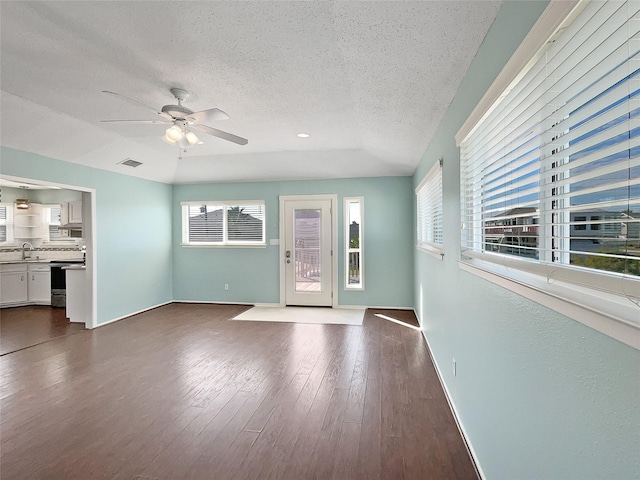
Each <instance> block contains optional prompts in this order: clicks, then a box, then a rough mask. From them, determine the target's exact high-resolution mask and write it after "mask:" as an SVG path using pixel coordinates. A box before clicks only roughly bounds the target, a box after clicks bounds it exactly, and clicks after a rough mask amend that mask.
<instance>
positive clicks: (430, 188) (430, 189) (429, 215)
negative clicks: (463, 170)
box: [415, 159, 444, 260]
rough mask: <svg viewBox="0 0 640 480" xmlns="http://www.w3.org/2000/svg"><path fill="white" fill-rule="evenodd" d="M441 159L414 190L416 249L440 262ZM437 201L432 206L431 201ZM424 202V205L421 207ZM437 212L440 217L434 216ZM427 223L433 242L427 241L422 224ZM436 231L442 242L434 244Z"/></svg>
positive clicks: (441, 222)
mask: <svg viewBox="0 0 640 480" xmlns="http://www.w3.org/2000/svg"><path fill="white" fill-rule="evenodd" d="M442 168H443V161H442V159H440V160H438V161H437V162H436V163H435V164H434V165H433V166H432V167H431V168H430V169H429V171H428V172H427V174H426V175H425V176H424V177H423V179H422V181H421V182H420V183H419V184H418V186H417V187H416V189H415V193H416V248H417V249H418V250H420V251H422V252H425V253H428V254H430V255H432V256H434V257H436V258H438V259H440V260H442V259H443V258H444V199H443V188H442ZM434 198H435V199H436V200H437V203H435V204H433V202H431V200H433V199H434ZM425 202H426V205H424V206H422V204H423V203H425ZM438 211H439V213H440V215H439V216H437V215H434V214H435V213H437V212H438ZM425 222H427V223H428V224H430V225H431V226H432V228H431V235H432V236H433V241H429V236H428V235H427V238H424V235H425V234H426V230H425V228H427V226H426V225H425V224H424V223H425ZM437 231H439V232H440V235H441V236H442V242H441V243H438V242H436V241H435V240H436V237H437V233H436V232H437Z"/></svg>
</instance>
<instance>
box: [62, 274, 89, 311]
mask: <svg viewBox="0 0 640 480" xmlns="http://www.w3.org/2000/svg"><path fill="white" fill-rule="evenodd" d="M62 269H63V270H65V272H66V283H67V307H66V308H67V318H68V319H69V321H70V322H78V323H86V318H85V310H86V308H85V303H86V295H85V294H86V283H87V281H86V270H85V267H84V266H82V267H80V266H72V267H62Z"/></svg>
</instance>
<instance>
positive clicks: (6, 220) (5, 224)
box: [0, 203, 13, 243]
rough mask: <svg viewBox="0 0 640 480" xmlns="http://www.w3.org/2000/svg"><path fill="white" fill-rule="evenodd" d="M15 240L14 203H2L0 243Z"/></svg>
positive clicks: (0, 210)
mask: <svg viewBox="0 0 640 480" xmlns="http://www.w3.org/2000/svg"><path fill="white" fill-rule="evenodd" d="M11 242H13V204H12V203H4V204H0V243H11Z"/></svg>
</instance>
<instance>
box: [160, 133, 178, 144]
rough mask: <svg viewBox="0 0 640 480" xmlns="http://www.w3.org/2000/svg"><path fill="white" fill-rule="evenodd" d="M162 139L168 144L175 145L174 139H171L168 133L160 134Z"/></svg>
mask: <svg viewBox="0 0 640 480" xmlns="http://www.w3.org/2000/svg"><path fill="white" fill-rule="evenodd" d="M162 141H163V142H165V143H168V144H169V145H175V144H176V141H175V140H171V139H170V138H169V136H168V135H163V136H162Z"/></svg>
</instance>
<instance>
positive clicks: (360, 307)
mask: <svg viewBox="0 0 640 480" xmlns="http://www.w3.org/2000/svg"><path fill="white" fill-rule="evenodd" d="M335 308H344V309H350V308H353V309H354V310H360V309H362V308H365V309H366V308H377V309H379V310H413V308H412V307H380V306H373V305H338V306H337V307H335Z"/></svg>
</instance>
